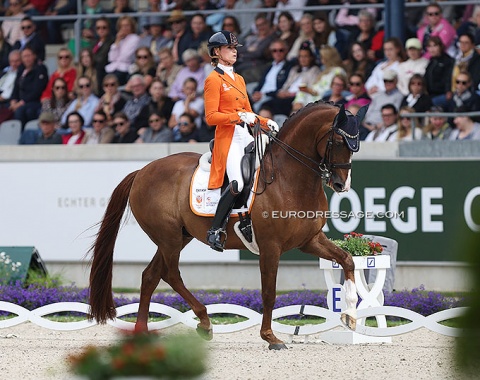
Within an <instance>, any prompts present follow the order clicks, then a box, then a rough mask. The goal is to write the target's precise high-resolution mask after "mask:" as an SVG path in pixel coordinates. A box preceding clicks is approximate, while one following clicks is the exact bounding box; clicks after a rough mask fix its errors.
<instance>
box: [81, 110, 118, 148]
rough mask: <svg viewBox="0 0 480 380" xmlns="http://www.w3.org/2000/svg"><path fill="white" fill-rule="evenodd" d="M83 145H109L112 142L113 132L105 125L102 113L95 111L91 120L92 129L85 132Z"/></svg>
mask: <svg viewBox="0 0 480 380" xmlns="http://www.w3.org/2000/svg"><path fill="white" fill-rule="evenodd" d="M86 133H87V137H86V138H85V144H88V145H93V144H109V143H111V142H112V140H113V138H114V136H115V132H114V131H113V129H112V128H110V127H109V126H108V124H107V115H105V112H103V111H101V110H100V111H95V113H94V114H93V119H92V128H89V129H88V130H87V131H86Z"/></svg>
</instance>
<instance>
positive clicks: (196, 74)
mask: <svg viewBox="0 0 480 380" xmlns="http://www.w3.org/2000/svg"><path fill="white" fill-rule="evenodd" d="M183 61H184V62H185V67H184V68H182V69H181V70H180V71H179V72H178V74H177V76H176V78H175V80H174V82H173V83H172V85H171V87H170V91H169V93H168V96H169V97H170V98H172V99H173V101H177V100H179V99H185V93H184V92H183V85H184V83H185V80H186V79H188V78H193V79H195V80H196V81H197V92H198V93H199V94H201V93H202V92H203V86H204V83H205V79H206V77H205V70H203V67H202V66H201V62H200V56H199V55H198V53H197V51H196V50H193V49H188V50H185V51H184V52H183Z"/></svg>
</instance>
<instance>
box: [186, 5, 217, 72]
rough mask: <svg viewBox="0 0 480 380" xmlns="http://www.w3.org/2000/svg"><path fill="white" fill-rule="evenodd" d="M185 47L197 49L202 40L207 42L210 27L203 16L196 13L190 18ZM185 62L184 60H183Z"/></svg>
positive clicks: (210, 30)
mask: <svg viewBox="0 0 480 380" xmlns="http://www.w3.org/2000/svg"><path fill="white" fill-rule="evenodd" d="M187 33H188V45H187V46H188V47H187V49H195V50H198V48H199V47H200V45H201V43H202V42H207V41H208V39H209V38H210V36H211V35H212V29H210V27H209V26H208V25H207V23H206V22H205V16H204V15H203V14H200V13H197V14H195V15H193V16H192V19H191V20H190V29H189V31H188V32H187ZM184 63H185V61H184Z"/></svg>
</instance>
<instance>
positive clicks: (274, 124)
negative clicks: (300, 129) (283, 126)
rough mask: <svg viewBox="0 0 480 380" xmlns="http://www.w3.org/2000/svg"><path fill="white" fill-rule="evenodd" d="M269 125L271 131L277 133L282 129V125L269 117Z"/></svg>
mask: <svg viewBox="0 0 480 380" xmlns="http://www.w3.org/2000/svg"><path fill="white" fill-rule="evenodd" d="M267 127H268V128H270V130H271V131H273V132H275V134H277V133H278V131H279V130H280V127H279V126H278V124H277V122H276V121H275V120H272V119H268V121H267Z"/></svg>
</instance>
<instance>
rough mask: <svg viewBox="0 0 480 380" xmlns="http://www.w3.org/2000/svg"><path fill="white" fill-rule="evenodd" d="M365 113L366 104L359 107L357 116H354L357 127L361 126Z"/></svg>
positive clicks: (366, 109)
mask: <svg viewBox="0 0 480 380" xmlns="http://www.w3.org/2000/svg"><path fill="white" fill-rule="evenodd" d="M367 111H368V104H367V105H365V106H363V107H361V108H360V109H359V110H358V112H357V114H356V115H355V118H356V119H357V125H360V124H362V121H363V119H364V117H365V115H366V114H367Z"/></svg>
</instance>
